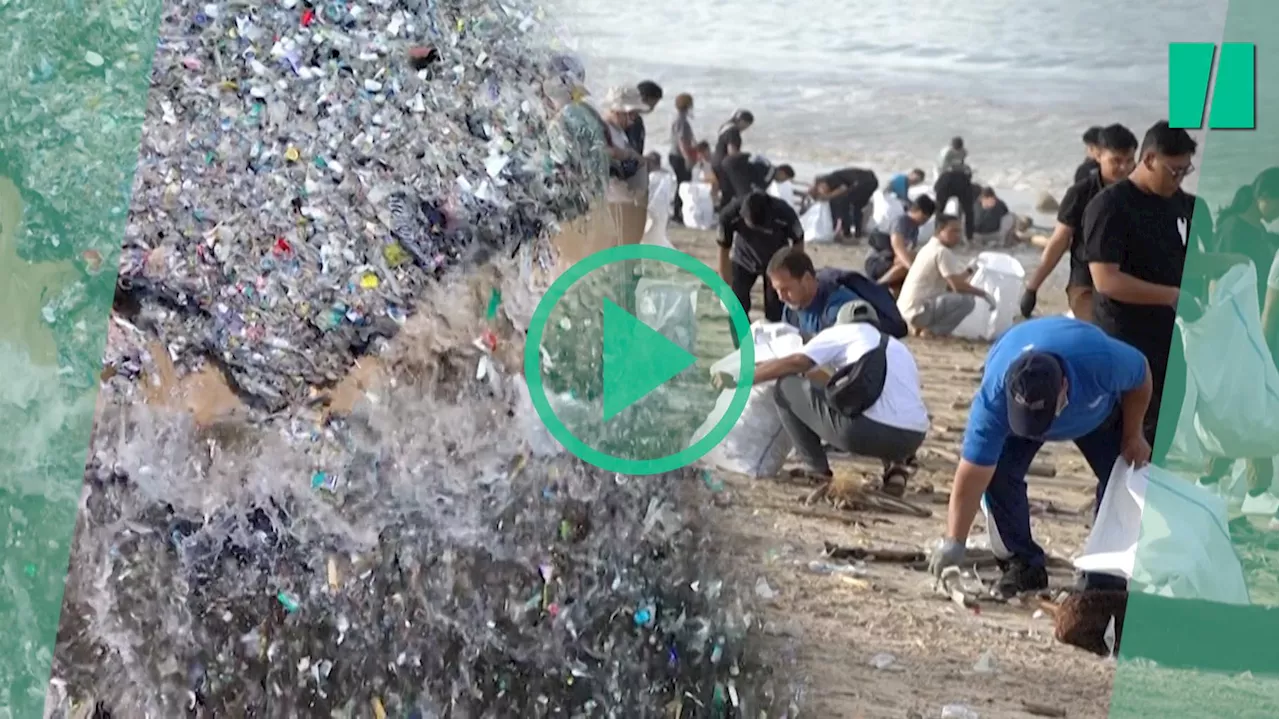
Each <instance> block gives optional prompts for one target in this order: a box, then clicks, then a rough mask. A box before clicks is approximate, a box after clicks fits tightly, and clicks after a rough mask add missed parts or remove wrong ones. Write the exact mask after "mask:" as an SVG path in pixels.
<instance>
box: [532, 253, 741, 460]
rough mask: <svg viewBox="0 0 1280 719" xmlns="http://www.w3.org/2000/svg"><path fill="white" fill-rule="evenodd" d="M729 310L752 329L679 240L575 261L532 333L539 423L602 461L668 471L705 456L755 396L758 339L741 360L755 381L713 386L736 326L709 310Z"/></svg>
mask: <svg viewBox="0 0 1280 719" xmlns="http://www.w3.org/2000/svg"><path fill="white" fill-rule="evenodd" d="M722 306H723V307H726V308H728V309H729V319H730V320H731V321H732V322H733V325H734V327H735V328H736V330H737V333H738V336H740V337H748V336H750V334H751V332H750V327H749V323H748V321H747V315H746V313H745V312H743V310H742V305H741V304H739V303H738V301H737V300H736V299H735V298H734V296H733V292H732V290H731V289H730V288H729V286H728V285H727V284H726V283H725V282H724V281H723V280H721V279H720V277H719V276H718V275H716V273H715V272H713V271H712V270H711V268H710V267H707V265H705V264H704V263H703V262H702V261H700V260H698V259H697V258H694V257H691V256H689V255H686V254H684V253H682V252H679V251H677V250H674V249H671V248H665V247H658V246H653V245H627V246H622V247H614V248H611V249H608V250H604V251H602V252H597V253H596V254H594V255H591V256H590V257H588V258H586V259H585V260H583V261H581V262H579V263H577V264H575V265H574V266H572V267H570V268H569V269H568V270H567V271H565V273H564V274H563V275H561V276H560V277H559V278H558V279H557V280H556V281H555V282H554V283H553V284H552V286H551V288H550V289H549V290H548V291H547V293H546V295H545V296H543V298H542V300H541V301H540V302H539V303H538V307H537V309H536V310H535V311H534V314H533V318H532V320H531V321H530V324H529V333H528V336H527V338H526V340H525V357H524V365H525V367H524V369H525V380H526V382H527V383H528V386H529V393H530V398H531V399H532V401H533V406H534V409H535V410H536V411H537V413H538V417H539V419H541V420H542V423H543V424H544V425H545V426H546V428H547V430H548V431H549V432H550V433H551V435H552V436H553V437H554V438H555V439H556V440H557V441H559V442H560V444H561V445H563V446H564V447H565V448H566V449H567V450H569V451H570V452H572V453H573V454H574V455H576V456H577V457H578V458H580V459H582V460H583V461H586V462H589V463H591V464H593V465H595V466H597V467H600V468H602V469H607V470H610V471H614V472H619V473H623V474H657V473H660V472H668V471H671V470H674V469H678V468H680V467H683V466H685V465H687V464H689V463H691V462H694V461H696V460H697V459H699V458H700V457H702V456H703V455H705V454H706V453H707V452H709V451H711V450H712V449H714V448H715V446H716V445H718V444H719V443H720V441H721V440H723V439H724V437H725V436H726V435H727V434H728V433H729V431H730V430H731V429H732V428H733V426H734V424H735V423H736V421H737V419H738V417H739V416H740V415H741V414H742V410H743V409H744V408H745V407H746V404H747V399H748V396H749V395H750V393H751V385H750V378H751V376H752V374H753V372H752V370H753V369H754V366H755V358H754V353H753V351H752V347H750V346H749V344H750V343H747V345H748V346H746V347H744V350H743V351H742V352H741V353H740V359H739V362H738V374H739V376H740V377H742V378H744V380H745V381H743V382H740V384H739V386H738V388H737V389H735V390H734V391H733V392H731V393H726V394H724V395H722V394H721V393H720V392H717V391H716V390H714V389H713V388H712V387H711V385H710V382H709V373H708V371H707V369H708V368H709V366H710V364H711V363H712V362H713V361H715V360H718V359H720V357H721V356H723V355H724V354H726V353H727V351H728V350H729V349H731V347H728V348H726V347H724V346H723V345H726V344H728V341H729V340H728V338H729V331H728V330H729V327H728V325H727V324H726V323H725V322H724V321H723V319H720V320H718V321H714V322H712V323H710V324H707V323H701V322H699V319H700V318H701V316H702V315H703V314H707V313H705V312H703V313H700V312H699V307H701V308H702V309H704V310H707V309H713V310H719V309H720V308H721V307H722ZM699 364H704V365H705V366H702V367H699V366H698V365H699Z"/></svg>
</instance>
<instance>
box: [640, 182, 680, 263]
mask: <svg viewBox="0 0 1280 719" xmlns="http://www.w3.org/2000/svg"><path fill="white" fill-rule="evenodd" d="M675 199H676V176H675V175H674V174H672V173H671V172H668V171H666V170H656V171H654V172H650V173H649V208H648V219H647V221H646V223H645V228H644V237H642V238H640V242H641V244H645V245H658V246H660V247H672V244H671V240H669V239H667V223H668V222H670V221H671V205H672V203H674V202H675ZM672 249H674V247H672Z"/></svg>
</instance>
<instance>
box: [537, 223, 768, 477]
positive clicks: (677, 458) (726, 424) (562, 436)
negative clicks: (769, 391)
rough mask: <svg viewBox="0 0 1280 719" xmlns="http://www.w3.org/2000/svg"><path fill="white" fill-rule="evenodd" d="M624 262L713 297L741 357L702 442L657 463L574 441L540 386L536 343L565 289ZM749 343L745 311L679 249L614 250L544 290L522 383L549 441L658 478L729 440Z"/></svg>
mask: <svg viewBox="0 0 1280 719" xmlns="http://www.w3.org/2000/svg"><path fill="white" fill-rule="evenodd" d="M628 260H652V261H655V262H664V263H666V264H669V265H674V266H676V267H677V268H679V269H682V270H684V271H685V272H688V273H690V274H692V275H693V276H694V277H696V278H697V279H699V280H701V281H702V283H703V284H704V285H707V286H708V287H710V288H711V289H712V291H713V293H714V295H715V296H716V297H718V298H719V299H720V301H721V302H722V303H723V304H724V306H725V307H726V308H728V310H729V319H730V321H731V322H732V323H733V328H734V330H736V331H737V334H738V337H740V338H742V340H743V341H741V342H739V344H740V345H741V347H740V349H741V352H740V353H739V358H738V366H739V370H738V377H739V379H738V384H737V386H736V387H735V388H734V390H733V399H732V400H731V401H730V402H729V408H728V409H727V410H725V413H724V416H722V417H721V418H720V421H719V422H717V423H716V425H715V426H714V427H712V428H711V431H710V432H708V433H707V434H706V436H704V437H703V438H702V439H700V440H698V441H697V442H695V443H693V444H692V445H690V446H688V447H686V448H684V449H682V450H680V451H679V452H676V453H675V454H670V455H667V456H666V457H659V458H657V459H627V458H626V457H617V456H614V455H611V454H606V453H604V452H601V451H599V450H597V449H595V448H594V447H592V446H590V445H588V444H587V443H586V442H584V441H582V440H581V439H579V438H578V437H577V435H575V434H574V433H573V432H572V431H571V430H570V429H569V427H568V426H567V425H566V424H565V423H564V422H562V421H561V420H560V418H559V417H558V416H556V412H555V409H554V408H553V407H552V406H551V401H550V400H549V399H547V392H546V388H545V387H544V385H543V381H542V352H541V347H542V340H543V337H544V336H545V334H546V326H547V323H548V322H549V321H551V313H552V311H553V310H554V309H555V307H556V305H558V304H559V303H560V300H562V299H564V296H565V295H566V294H567V293H568V292H569V289H570V288H572V287H573V286H574V285H575V284H577V283H578V281H579V280H581V279H583V278H584V277H586V276H587V275H588V274H589V273H591V272H594V271H596V270H598V269H601V268H602V267H606V266H608V265H612V264H615V263H618V262H625V261H628ZM750 338H751V321H750V319H749V318H748V317H747V313H746V310H744V309H743V308H742V303H740V302H738V298H737V297H736V296H735V295H734V294H733V289H732V288H731V287H729V284H728V283H727V282H725V281H724V280H723V279H721V278H720V275H718V274H716V272H715V271H714V270H712V269H711V268H710V267H708V266H707V265H706V264H705V263H704V262H702V260H699V259H698V258H696V257H693V256H691V255H688V254H685V253H683V252H680V251H679V250H676V249H673V248H669V247H662V246H659V245H619V246H617V247H610V248H607V249H604V250H600V251H599V252H596V253H594V254H591V255H589V256H588V257H586V258H584V259H582V260H581V261H579V262H575V263H574V264H573V265H572V266H570V267H569V269H567V270H565V272H564V273H563V274H561V275H560V276H559V277H558V278H556V280H555V281H554V282H552V283H551V287H550V288H548V289H547V292H546V294H544V295H543V296H542V299H541V300H539V301H538V306H537V308H536V309H534V311H533V318H532V319H530V321H529V331H528V333H527V335H526V336H525V345H524V378H525V383H526V384H527V385H528V387H529V397H530V399H531V400H532V401H533V409H534V411H535V412H537V414H538V419H540V420H542V424H543V425H544V426H545V427H546V428H547V430H548V431H549V432H551V436H552V437H555V438H556V440H558V441H559V442H560V444H561V445H563V446H564V448H565V449H567V450H569V452H570V453H571V454H573V455H574V456H575V457H577V458H578V459H581V460H582V461H584V462H586V463H588V464H591V465H594V466H596V467H599V468H600V469H603V470H605V471H608V472H617V473H619V474H626V475H634V476H643V475H651V474H661V473H663V472H670V471H672V470H676V469H680V468H681V467H684V466H686V465H689V464H692V463H693V462H696V461H698V460H699V459H701V458H702V457H704V456H706V454H707V453H708V452H710V451H711V450H712V449H715V447H716V445H718V444H720V442H722V441H723V440H724V438H725V437H727V436H728V435H729V432H730V431H732V430H733V427H734V425H735V424H737V422H738V418H739V417H741V416H742V412H743V411H744V410H745V409H746V407H747V400H748V399H749V397H750V395H751V387H752V380H754V379H755V369H756V356H755V355H756V352H755V344H754V343H753V342H751V341H749V340H750Z"/></svg>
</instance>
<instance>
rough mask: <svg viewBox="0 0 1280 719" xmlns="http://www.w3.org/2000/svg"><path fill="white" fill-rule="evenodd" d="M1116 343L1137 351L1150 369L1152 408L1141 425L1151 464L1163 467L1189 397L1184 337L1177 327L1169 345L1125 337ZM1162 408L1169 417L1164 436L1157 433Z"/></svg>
mask: <svg viewBox="0 0 1280 719" xmlns="http://www.w3.org/2000/svg"><path fill="white" fill-rule="evenodd" d="M1116 339H1119V340H1123V341H1126V342H1128V343H1129V344H1131V345H1133V346H1134V347H1136V348H1138V350H1139V351H1141V352H1142V354H1143V355H1144V356H1145V357H1146V358H1147V364H1148V365H1150V366H1151V385H1152V387H1151V404H1150V405H1148V406H1147V416H1146V418H1145V419H1144V420H1143V422H1142V433H1143V435H1145V436H1146V438H1147V442H1149V443H1150V444H1151V461H1152V462H1153V463H1155V464H1158V465H1161V466H1164V464H1165V459H1166V457H1167V456H1168V454H1169V447H1170V445H1172V444H1173V435H1174V428H1175V427H1177V424H1178V415H1179V414H1181V412H1182V401H1183V399H1184V398H1185V397H1186V395H1187V357H1186V353H1185V350H1184V348H1183V346H1182V333H1181V332H1179V331H1178V328H1177V326H1176V325H1175V326H1174V328H1173V339H1172V341H1171V342H1170V343H1169V344H1167V345H1166V344H1164V343H1163V342H1159V341H1156V342H1150V343H1139V342H1134V341H1132V340H1130V339H1129V338H1125V337H1117V338H1116ZM1162 406H1167V407H1168V408H1169V413H1170V414H1169V427H1168V431H1166V432H1165V433H1164V436H1160V435H1159V434H1158V433H1157V431H1156V430H1157V427H1158V424H1159V420H1160V408H1161V407H1162ZM1157 439H1159V440H1160V441H1159V442H1157V441H1156V440H1157Z"/></svg>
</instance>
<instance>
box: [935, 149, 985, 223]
mask: <svg viewBox="0 0 1280 719" xmlns="http://www.w3.org/2000/svg"><path fill="white" fill-rule="evenodd" d="M968 158H969V151H968V150H966V149H965V147H964V138H961V137H953V138H951V144H950V145H948V146H947V147H945V148H943V150H942V152H941V153H939V155H938V168H937V169H938V179H937V180H935V181H934V183H933V192H934V194H935V195H936V196H937V205H936V206H937V211H938V214H942V213H943V212H946V211H947V204H948V203H949V202H951V198H953V197H954V198H955V199H956V201H957V202H959V203H960V209H959V213H960V214H962V215H964V236H965V238H966V239H969V240H972V239H973V202H974V199H975V198H974V193H973V170H972V169H970V168H969V162H968Z"/></svg>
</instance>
